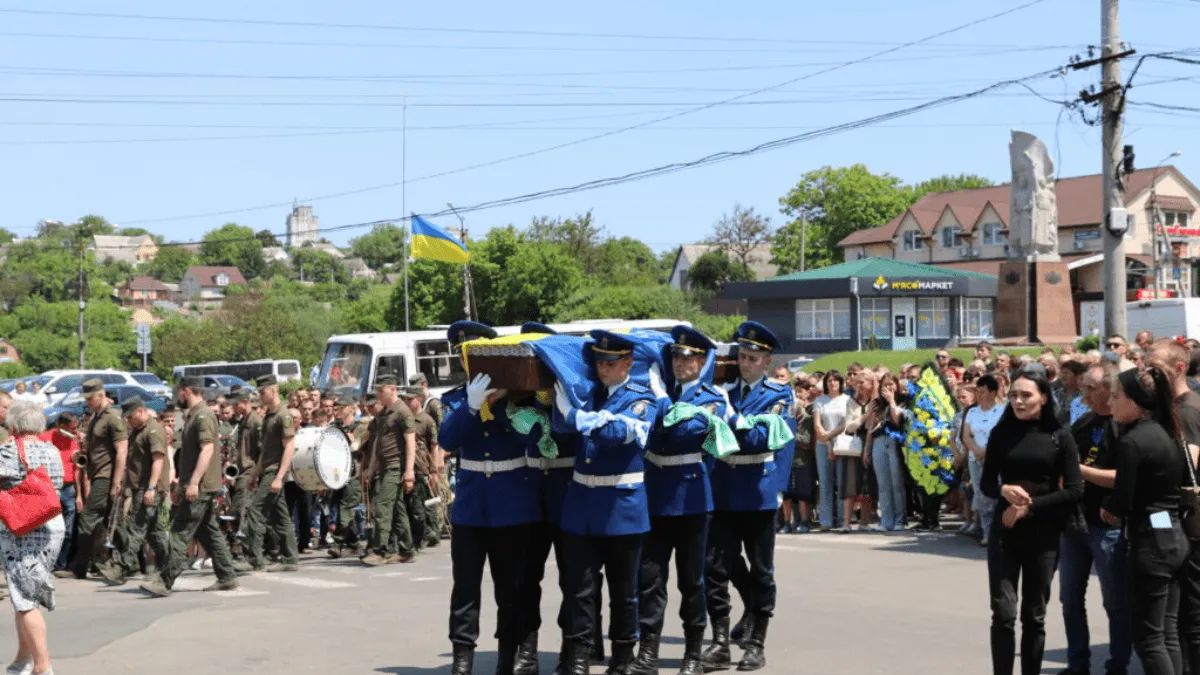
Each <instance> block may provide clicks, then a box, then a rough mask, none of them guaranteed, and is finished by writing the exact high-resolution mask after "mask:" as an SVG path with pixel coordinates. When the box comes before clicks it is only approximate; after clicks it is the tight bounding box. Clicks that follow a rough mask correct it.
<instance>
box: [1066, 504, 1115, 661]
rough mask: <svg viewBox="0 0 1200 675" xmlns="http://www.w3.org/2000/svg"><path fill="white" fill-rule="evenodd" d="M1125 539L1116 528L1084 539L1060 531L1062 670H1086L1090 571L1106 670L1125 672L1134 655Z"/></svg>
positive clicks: (1090, 531) (1092, 530) (1100, 530)
mask: <svg viewBox="0 0 1200 675" xmlns="http://www.w3.org/2000/svg"><path fill="white" fill-rule="evenodd" d="M1125 548H1126V546H1125V537H1124V536H1122V534H1121V528H1119V527H1095V526H1093V527H1089V528H1088V532H1087V534H1083V533H1075V532H1064V533H1063V535H1062V540H1061V543H1060V544H1059V554H1058V555H1059V557H1058V574H1059V577H1058V584H1059V600H1060V601H1061V602H1062V612H1063V624H1064V625H1065V626H1066V630H1067V666H1068V667H1070V668H1071V669H1072V670H1078V671H1080V672H1090V671H1091V648H1090V635H1089V633H1088V621H1087V586H1088V578H1089V577H1090V576H1091V573H1092V569H1093V568H1094V569H1095V570H1096V577H1097V578H1098V579H1099V581H1100V595H1101V597H1102V598H1103V603H1104V612H1105V613H1106V614H1107V615H1108V656H1109V657H1108V661H1107V662H1106V663H1105V669H1106V670H1107V671H1116V672H1124V670H1125V669H1126V668H1127V667H1128V666H1129V657H1130V654H1132V652H1133V636H1132V629H1133V626H1132V624H1131V623H1130V617H1129V603H1128V600H1127V599H1126V588H1127V585H1128V583H1129V580H1128V578H1127V576H1126V572H1125V570H1126V561H1125Z"/></svg>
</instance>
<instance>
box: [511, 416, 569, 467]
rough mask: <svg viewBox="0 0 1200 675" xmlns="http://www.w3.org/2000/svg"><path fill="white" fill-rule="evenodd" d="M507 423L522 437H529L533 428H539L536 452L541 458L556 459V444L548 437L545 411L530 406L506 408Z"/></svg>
mask: <svg viewBox="0 0 1200 675" xmlns="http://www.w3.org/2000/svg"><path fill="white" fill-rule="evenodd" d="M508 421H509V422H510V423H512V427H513V429H514V430H515V431H516V432H517V433H518V434H521V435H523V436H527V435H529V432H531V431H533V428H534V427H535V426H539V425H540V426H541V429H542V431H541V436H540V437H539V438H538V441H537V446H538V452H540V453H542V457H547V458H550V459H553V458H555V457H558V444H557V443H555V442H554V439H553V438H552V437H551V436H550V416H549V415H547V414H546V411H545V410H541V409H539V408H532V407H530V406H513V405H510V406H508Z"/></svg>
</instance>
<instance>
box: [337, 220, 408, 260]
mask: <svg viewBox="0 0 1200 675" xmlns="http://www.w3.org/2000/svg"><path fill="white" fill-rule="evenodd" d="M404 239H405V235H404V228H402V227H400V226H398V225H394V224H392V223H383V224H380V225H376V226H374V227H372V228H371V231H370V232H368V233H366V234H364V235H362V236H359V237H355V238H353V239H351V240H350V252H351V253H353V254H354V256H355V257H358V258H362V259H363V262H365V263H367V267H370V268H371V269H373V270H381V269H383V268H384V266H385V265H388V264H392V265H395V266H396V268H397V269H399V267H400V266H401V265H402V264H403V263H404Z"/></svg>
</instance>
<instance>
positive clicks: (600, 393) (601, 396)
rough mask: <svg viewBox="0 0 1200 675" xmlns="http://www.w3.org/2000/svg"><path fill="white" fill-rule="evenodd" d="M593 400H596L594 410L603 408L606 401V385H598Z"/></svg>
mask: <svg viewBox="0 0 1200 675" xmlns="http://www.w3.org/2000/svg"><path fill="white" fill-rule="evenodd" d="M595 400H596V410H600V409H601V408H603V407H604V404H605V403H606V402H608V387H606V386H604V385H600V386H599V387H597V388H596V396H595Z"/></svg>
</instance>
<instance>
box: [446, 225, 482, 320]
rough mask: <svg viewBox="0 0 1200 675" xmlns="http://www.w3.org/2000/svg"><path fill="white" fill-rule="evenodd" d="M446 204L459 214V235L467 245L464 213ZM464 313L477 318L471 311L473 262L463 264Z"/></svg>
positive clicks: (466, 315)
mask: <svg viewBox="0 0 1200 675" xmlns="http://www.w3.org/2000/svg"><path fill="white" fill-rule="evenodd" d="M446 206H448V207H450V210H451V211H453V212H454V215H455V216H458V236H459V239H460V240H461V241H462V243H463V246H466V245H467V221H466V220H465V219H463V217H462V214H461V213H459V212H458V209H456V208H454V205H453V204H451V203H450V202H446ZM463 315H464V316H465V317H466V318H467V319H469V320H471V321H474V320H475V316H474V314H472V312H471V263H469V262H468V263H465V264H464V265H463Z"/></svg>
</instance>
